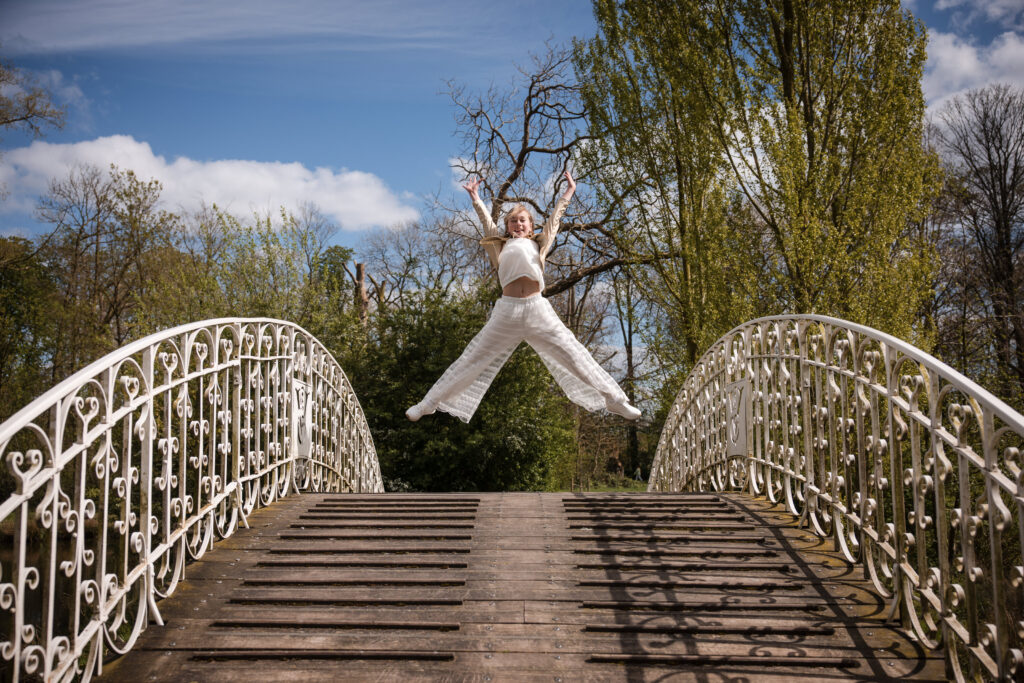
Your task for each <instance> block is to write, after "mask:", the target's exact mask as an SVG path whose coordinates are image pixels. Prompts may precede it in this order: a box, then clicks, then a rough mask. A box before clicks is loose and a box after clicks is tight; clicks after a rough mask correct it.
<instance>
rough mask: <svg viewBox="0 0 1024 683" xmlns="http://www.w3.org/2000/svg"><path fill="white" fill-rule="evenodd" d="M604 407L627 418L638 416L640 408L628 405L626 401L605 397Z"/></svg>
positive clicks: (632, 418) (631, 418) (633, 418)
mask: <svg viewBox="0 0 1024 683" xmlns="http://www.w3.org/2000/svg"><path fill="white" fill-rule="evenodd" d="M604 407H605V408H607V409H608V412H609V413H615V414H616V415H621V416H622V417H624V418H626V419H627V420H635V419H637V418H638V417H640V410H639V409H638V408H634V407H633V406H631V405H629V402H628V401H625V400H623V401H615V400H612V399H610V398H609V399H606V400H605V404H604Z"/></svg>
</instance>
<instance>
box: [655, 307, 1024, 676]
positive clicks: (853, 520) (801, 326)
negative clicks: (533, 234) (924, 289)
mask: <svg viewBox="0 0 1024 683" xmlns="http://www.w3.org/2000/svg"><path fill="white" fill-rule="evenodd" d="M1022 451H1024V416H1021V415H1020V414H1019V413H1017V412H1015V411H1013V410H1012V409H1011V408H1009V407H1008V406H1007V405H1006V404H1005V403H1003V402H1002V401H1000V400H999V399H997V398H995V397H994V396H992V395H991V394H990V393H989V392H987V391H986V390H984V389H983V388H981V387H980V386H978V385H977V384H975V383H973V382H971V381H970V380H968V379H967V378H965V377H964V376H963V375H961V374H960V373H958V372H956V371H955V370H953V369H952V368H950V367H948V366H947V365H945V364H943V363H942V362H940V361H938V360H937V359H935V358H933V357H931V356H929V355H928V354H926V353H924V352H922V351H921V350H919V349H917V348H914V347H913V346H911V345H909V344H907V343H905V342H903V341H900V340H899V339H896V338H894V337H891V336H889V335H886V334H883V333H881V332H878V331H877V330H873V329H870V328H867V327H863V326H860V325H855V324H852V323H849V322H846V321H843V320H837V319H834V318H827V317H823V316H814V315H806V316H778V317H772V318H762V319H758V320H753V321H751V322H748V323H745V324H743V325H741V326H739V327H737V328H735V329H734V330H732V331H731V332H729V333H728V334H726V335H725V336H723V337H722V338H721V339H720V340H718V341H717V342H716V343H715V344H714V345H713V346H712V347H711V349H710V350H709V351H708V352H707V353H706V354H704V356H703V357H702V358H701V359H700V361H699V362H698V363H697V364H696V365H695V366H694V368H693V370H692V372H691V373H690V375H689V376H688V377H687V379H686V381H685V383H684V385H683V387H682V389H681V391H680V392H679V394H678V396H677V398H676V400H675V402H674V404H673V406H672V408H671V410H670V412H669V415H668V418H667V420H666V422H665V427H664V430H663V431H662V434H661V439H660V442H659V445H658V450H657V454H656V456H655V461H654V465H653V467H652V471H651V479H650V484H649V489H650V490H652V491H722V490H728V489H733V490H745V491H747V492H749V493H751V494H754V495H757V496H763V497H766V498H767V499H769V500H771V501H773V502H781V503H784V504H785V505H786V506H787V507H788V508H789V509H790V510H791V511H792V512H793V513H795V514H797V515H800V516H801V521H802V522H804V523H806V524H807V525H808V526H809V527H810V528H811V529H813V530H814V531H815V532H816V533H817V534H819V535H820V536H822V537H824V538H829V539H831V540H832V541H834V543H835V545H836V547H837V548H838V549H840V550H842V552H843V553H844V554H845V555H846V556H847V558H849V559H850V560H854V561H860V562H862V563H863V567H864V571H865V573H866V576H868V577H869V578H870V579H871V581H872V582H873V584H874V586H875V588H876V589H877V590H878V592H879V593H880V594H881V595H883V596H885V598H887V599H888V600H889V604H890V605H891V611H890V613H889V617H890V618H891V619H898V620H899V621H900V622H902V625H903V626H904V627H906V628H907V629H909V630H911V632H912V633H913V634H914V635H915V636H916V637H917V638H918V639H919V640H920V642H921V643H922V644H924V645H925V646H926V647H928V648H932V649H938V648H942V649H943V650H944V653H945V657H946V662H947V673H948V675H949V676H950V677H951V678H955V679H957V680H964V679H975V680H978V679H981V680H1005V681H1010V680H1021V677H1022V676H1024V566H1022V565H1024V563H1022V560H1021V547H1022V545H1024V475H1022V462H1021V453H1022Z"/></svg>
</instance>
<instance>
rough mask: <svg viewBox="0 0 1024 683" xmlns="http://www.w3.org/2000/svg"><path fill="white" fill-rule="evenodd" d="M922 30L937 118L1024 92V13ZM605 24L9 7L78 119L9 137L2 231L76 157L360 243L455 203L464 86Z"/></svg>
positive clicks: (353, 1) (941, 12) (7, 48)
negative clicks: (334, 225) (444, 196)
mask: <svg viewBox="0 0 1024 683" xmlns="http://www.w3.org/2000/svg"><path fill="white" fill-rule="evenodd" d="M904 6H905V7H907V8H909V9H911V10H912V11H913V12H915V14H916V15H917V16H918V17H919V18H920V19H922V21H924V23H925V25H926V26H927V27H928V29H929V33H930V44H929V66H928V71H927V73H926V76H925V81H924V87H925V94H926V97H927V98H928V101H929V104H930V105H931V106H932V107H938V106H941V103H942V102H943V101H945V100H946V99H947V98H948V97H950V96H952V95H954V94H956V93H957V92H962V91H963V90H966V89H968V88H972V87H977V86H980V85H984V84H985V83H989V82H993V81H1009V82H1013V83H1016V84H1018V85H1024V1H1022V0H975V1H974V2H969V1H966V0H939V1H938V2H925V1H924V0H913V1H909V0H908V1H905V2H904ZM593 31H594V21H593V17H592V13H591V3H590V0H548V1H546V2H544V1H541V0H510V1H507V2H504V3H490V2H482V3H467V2H465V1H464V0H460V1H458V2H456V1H454V0H289V1H271V0H246V1H244V2H242V1H241V0H174V1H161V0H0V56H2V57H3V58H4V59H5V60H7V61H8V62H10V63H12V64H13V65H15V66H16V67H18V68H20V69H23V70H25V71H27V72H30V73H31V74H32V75H34V76H35V77H36V78H37V79H38V80H40V81H41V82H44V83H46V84H48V85H49V87H50V88H51V89H52V90H53V92H54V93H55V94H56V96H57V98H58V99H59V100H60V101H61V102H62V103H64V104H66V105H67V107H68V121H67V125H66V126H65V128H64V129H63V130H60V131H50V132H49V133H48V134H47V135H46V137H45V138H43V140H42V141H34V142H33V141H32V140H31V139H29V138H27V137H25V136H23V135H20V134H17V133H12V132H10V131H7V132H3V133H0V134H2V135H3V141H2V143H0V149H2V153H3V157H2V158H0V182H2V183H3V185H4V186H5V189H6V192H7V196H6V199H4V200H2V201H0V234H12V233H13V234H23V235H32V234H37V233H38V232H39V231H41V230H42V229H44V226H40V225H38V224H36V223H35V222H34V220H33V218H32V207H33V206H34V204H35V201H36V198H37V197H38V195H39V194H40V193H41V192H43V191H45V187H46V182H47V179H48V178H49V177H51V176H54V175H58V176H59V175H64V174H66V172H67V169H68V168H69V166H70V165H71V164H73V163H79V162H84V163H93V164H96V165H99V166H101V167H105V166H107V165H108V164H109V163H117V164H118V165H119V166H121V167H122V168H131V169H133V170H135V171H136V172H137V173H139V174H140V175H142V176H143V177H156V178H158V179H159V180H161V181H162V182H163V184H164V197H165V200H166V204H167V208H169V209H171V210H188V209H191V208H195V207H196V206H197V205H198V204H199V203H200V202H202V201H206V202H217V203H218V204H220V205H222V206H227V207H228V208H229V209H230V210H232V211H234V212H236V213H240V214H245V213H249V212H250V211H251V210H261V211H266V210H275V209H276V208H277V207H278V206H281V205H284V206H289V207H295V206H297V204H298V203H299V202H301V201H312V202H314V203H316V204H318V205H319V206H320V207H321V208H322V209H323V210H324V212H325V213H326V214H327V215H328V216H330V217H331V218H332V219H334V220H335V221H337V222H338V223H340V224H341V225H342V227H343V228H344V229H343V231H342V232H341V233H339V236H338V238H337V241H339V242H340V243H343V244H357V243H358V241H359V238H360V235H362V234H364V233H365V231H366V230H368V229H372V228H374V227H378V226H381V225H392V224H395V223H397V222H401V221H407V220H413V219H415V218H416V217H417V216H418V215H419V214H420V212H421V211H422V210H423V207H424V197H425V196H427V195H429V194H430V193H432V192H434V191H437V190H441V191H442V192H451V191H453V187H454V186H453V182H452V180H453V179H452V174H451V171H450V170H449V167H448V160H449V158H450V157H452V156H454V155H455V154H457V153H458V151H459V146H458V141H457V140H456V139H455V138H454V136H453V134H454V132H455V125H454V119H453V115H454V109H453V107H452V105H451V102H450V100H449V98H448V97H447V95H446V94H444V91H445V89H446V86H445V81H447V80H450V79H454V80H455V81H457V82H458V83H459V84H461V85H463V86H465V87H466V88H467V90H469V91H476V90H483V89H486V88H487V87H488V86H490V85H491V84H494V85H495V86H498V87H502V86H504V85H506V84H508V83H509V82H510V80H511V79H513V78H514V77H515V75H516V69H515V65H516V64H525V63H527V62H528V60H529V54H530V53H531V52H533V53H538V52H542V51H543V50H544V45H545V42H546V41H549V40H551V41H554V42H556V43H568V42H569V41H570V40H571V38H572V37H573V36H579V37H584V36H588V35H591V34H592V33H593Z"/></svg>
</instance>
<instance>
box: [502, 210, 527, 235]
mask: <svg viewBox="0 0 1024 683" xmlns="http://www.w3.org/2000/svg"><path fill="white" fill-rule="evenodd" d="M505 230H506V232H508V235H509V237H529V236H530V235H532V234H533V217H532V216H530V214H529V213H527V212H526V211H516V212H515V213H514V214H512V215H510V216H509V217H508V218H506V219H505Z"/></svg>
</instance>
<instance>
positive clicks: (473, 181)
mask: <svg viewBox="0 0 1024 683" xmlns="http://www.w3.org/2000/svg"><path fill="white" fill-rule="evenodd" d="M481 182H483V179H482V178H470V179H469V180H468V181H467V182H465V183H463V185H462V188H463V189H464V190H465V191H466V192H468V193H469V196H470V197H472V198H473V200H474V201H476V200H478V199H480V195H479V194H477V191H476V189H477V188H478V187H480V183H481Z"/></svg>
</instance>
